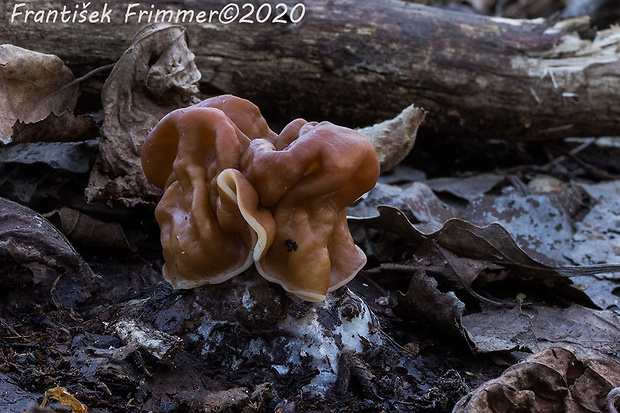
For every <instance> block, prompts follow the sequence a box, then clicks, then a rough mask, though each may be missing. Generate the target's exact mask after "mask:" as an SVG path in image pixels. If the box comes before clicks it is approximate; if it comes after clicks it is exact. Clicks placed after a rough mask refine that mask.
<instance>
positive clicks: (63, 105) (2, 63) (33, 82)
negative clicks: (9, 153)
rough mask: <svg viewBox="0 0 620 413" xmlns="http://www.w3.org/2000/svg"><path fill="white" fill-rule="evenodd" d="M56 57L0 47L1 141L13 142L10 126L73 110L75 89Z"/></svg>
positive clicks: (61, 63)
mask: <svg viewBox="0 0 620 413" xmlns="http://www.w3.org/2000/svg"><path fill="white" fill-rule="evenodd" d="M73 80H74V77H73V73H71V70H69V69H68V68H67V67H66V66H65V64H64V63H63V62H62V60H60V58H58V57H57V56H54V55H51V54H44V53H38V52H34V51H31V50H27V49H22V48H21V47H17V46H14V45H11V44H3V45H0V142H2V143H9V142H11V140H12V135H13V125H14V124H15V123H16V122H17V121H18V120H19V121H21V122H24V123H32V122H38V121H40V120H42V119H44V118H46V117H47V116H48V115H50V113H53V114H56V115H61V114H63V113H64V112H65V111H66V110H67V109H70V110H72V109H73V108H75V104H76V102H77V94H78V86H77V85H76V84H71V82H72V81H73Z"/></svg>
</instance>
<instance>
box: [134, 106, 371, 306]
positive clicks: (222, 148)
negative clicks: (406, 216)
mask: <svg viewBox="0 0 620 413" xmlns="http://www.w3.org/2000/svg"><path fill="white" fill-rule="evenodd" d="M142 165H143V168H144V172H145V174H146V176H147V178H148V179H149V180H150V181H151V182H152V183H153V184H155V185H156V186H158V187H159V188H161V189H163V190H164V194H163V196H162V199H161V201H160V202H159V204H158V206H157V208H156V211H155V215H156V218H157V221H158V223H159V226H160V228H161V242H162V247H163V250H164V258H165V261H166V264H165V265H164V276H165V277H166V279H167V280H168V281H169V282H170V283H171V284H172V285H173V286H174V287H176V288H192V287H197V286H200V285H203V284H213V283H220V282H223V281H225V280H227V279H229V278H231V277H233V276H235V275H237V274H239V273H241V272H243V271H244V270H246V269H247V268H248V267H250V266H251V265H252V263H255V264H256V268H257V270H258V272H259V273H260V274H261V275H262V276H263V277H264V278H266V279H267V280H269V281H272V282H275V283H278V284H280V285H281V286H282V287H284V289H285V290H287V291H289V292H290V293H292V294H294V295H296V296H298V297H300V298H303V299H304V300H308V301H322V300H324V299H325V295H326V294H327V292H329V291H333V290H335V289H337V288H339V287H341V286H343V285H344V284H346V283H347V282H348V281H350V280H351V279H352V278H353V277H354V276H355V275H356V274H357V272H358V271H359V270H360V269H361V268H362V267H363V266H364V264H365V263H366V256H365V255H364V253H363V251H362V250H361V249H360V248H358V247H357V246H356V245H355V244H354V242H353V239H352V237H351V233H350V232H349V228H348V225H347V221H346V208H347V206H348V205H349V204H351V203H352V202H353V201H355V200H356V199H357V198H359V197H360V196H361V195H363V194H364V193H365V192H367V191H369V190H370V189H372V187H373V186H374V185H375V183H376V181H377V178H378V175H379V162H378V160H377V156H376V153H375V150H374V148H373V146H372V144H371V143H370V142H368V140H367V139H366V138H365V137H364V136H363V135H361V134H359V133H358V132H355V131H353V130H351V129H348V128H344V127H340V126H336V125H334V124H332V123H329V122H321V123H317V122H306V121H305V120H303V119H296V120H294V121H292V122H291V123H290V124H288V125H287V126H286V127H285V128H284V129H283V130H282V132H281V133H280V134H279V135H278V134H276V133H274V132H273V131H272V130H271V129H270V128H269V126H268V125H267V122H266V121H265V119H264V118H263V117H262V115H261V113H260V110H259V109H258V108H257V107H256V106H255V105H254V104H252V103H251V102H249V101H247V100H245V99H241V98H238V97H235V96H231V95H226V96H218V97H215V98H211V99H207V100H205V101H203V102H201V103H200V104H198V105H195V106H193V107H190V108H185V109H178V110H175V111H173V112H171V113H170V114H168V115H167V116H165V117H164V118H163V119H162V120H161V121H160V122H159V124H158V125H157V126H156V127H155V128H154V129H153V130H152V131H151V133H150V134H149V136H148V137H147V139H146V141H145V144H144V146H143V148H142Z"/></svg>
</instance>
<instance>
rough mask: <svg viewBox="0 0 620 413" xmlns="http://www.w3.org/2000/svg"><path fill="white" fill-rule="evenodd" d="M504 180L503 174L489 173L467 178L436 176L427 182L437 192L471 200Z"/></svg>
mask: <svg viewBox="0 0 620 413" xmlns="http://www.w3.org/2000/svg"><path fill="white" fill-rule="evenodd" d="M503 180H504V177H503V176H501V175H497V174H491V173H487V174H479V175H474V176H470V177H466V178H454V177H444V178H435V179H430V180H428V181H426V182H425V183H426V185H428V186H430V187H431V189H432V190H433V191H435V192H440V193H447V194H450V195H452V196H455V197H458V198H461V199H463V200H465V201H468V202H469V201H472V200H474V199H476V198H479V197H480V196H482V195H483V194H485V193H487V192H489V191H490V190H491V189H493V188H494V187H496V186H497V185H498V184H499V183H500V182H502V181H503Z"/></svg>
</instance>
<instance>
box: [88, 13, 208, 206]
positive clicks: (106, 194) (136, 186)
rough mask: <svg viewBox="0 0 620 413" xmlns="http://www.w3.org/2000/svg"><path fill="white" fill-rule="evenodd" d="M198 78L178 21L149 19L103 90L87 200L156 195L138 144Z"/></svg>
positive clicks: (144, 199)
mask: <svg viewBox="0 0 620 413" xmlns="http://www.w3.org/2000/svg"><path fill="white" fill-rule="evenodd" d="M199 79H200V72H199V71H198V69H197V68H196V64H195V63H194V55H193V53H192V52H191V51H190V50H189V48H188V46H187V36H186V33H185V29H184V28H183V27H182V26H173V25H169V24H163V23H158V24H152V25H147V26H145V27H144V28H142V29H141V30H140V31H139V32H138V33H137V34H136V36H135V38H134V40H133V42H132V44H131V46H130V47H129V49H127V51H126V52H125V53H124V54H123V56H122V57H121V58H120V59H119V61H118V62H117V63H116V65H115V66H114V69H113V70H112V73H110V76H109V77H108V79H107V80H106V82H105V85H104V87H103V90H102V101H103V108H104V111H105V119H104V123H103V126H102V128H101V134H102V136H101V141H100V145H99V149H100V152H99V157H98V159H97V162H96V163H95V166H94V168H93V171H92V173H91V176H90V182H89V186H88V188H87V189H86V197H87V199H88V201H89V202H108V203H109V202H112V201H120V202H122V203H124V204H125V205H127V206H133V205H136V204H139V203H148V202H154V201H157V200H158V197H159V196H160V194H161V191H160V190H159V189H158V188H156V187H155V186H153V185H152V184H151V183H150V182H148V180H147V179H146V177H145V176H144V172H143V171H142V165H141V161H140V150H141V148H142V144H143V142H144V140H145V139H146V136H147V134H148V132H149V131H150V130H151V129H152V128H153V127H154V126H155V125H156V124H157V122H159V120H160V119H161V118H162V117H164V115H166V114H167V113H169V112H171V111H173V110H175V109H178V108H179V107H185V106H188V105H191V104H193V103H197V100H196V98H195V95H196V94H197V93H198V87H197V86H196V83H197V82H198V80H199Z"/></svg>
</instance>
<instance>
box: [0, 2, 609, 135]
mask: <svg viewBox="0 0 620 413" xmlns="http://www.w3.org/2000/svg"><path fill="white" fill-rule="evenodd" d="M227 3H228V1H227V0H217V1H215V0H211V1H204V2H200V4H198V3H195V2H189V1H184V2H174V3H173V2H167V1H162V0H159V1H158V0H156V1H154V2H149V3H143V4H141V5H140V6H139V7H137V8H136V9H135V10H137V11H139V10H149V9H150V7H151V4H154V6H153V7H154V9H155V10H158V9H165V8H166V7H171V8H173V9H174V10H177V9H182V8H184V9H186V10H194V11H195V12H198V11H200V10H205V11H208V12H210V11H211V10H216V11H219V10H221V9H222V8H223V7H224V5H225V4H227ZM288 3H289V4H290V5H291V6H292V5H294V4H295V3H294V2H288ZM107 4H108V7H109V8H110V9H112V11H113V14H112V18H111V22H110V23H102V24H99V23H98V24H88V23H86V24H82V25H78V24H77V23H68V24H61V23H58V22H57V23H48V24H45V23H44V24H37V23H33V22H32V21H30V22H27V23H25V22H23V21H20V20H17V21H14V22H13V23H11V22H10V18H11V14H12V10H13V6H14V2H12V1H9V2H6V3H5V4H4V5H3V6H2V8H3V9H4V10H3V13H2V18H0V23H1V24H0V37H1V38H2V40H3V41H5V42H10V43H13V44H16V45H19V46H23V47H29V48H33V49H35V50H38V51H45V52H53V53H55V54H57V55H59V56H60V57H62V58H63V59H64V60H65V61H66V62H67V63H68V64H69V65H70V66H71V67H72V68H74V70H75V71H76V72H77V73H76V74H81V73H83V72H86V71H87V70H89V69H92V68H93V67H96V66H99V65H103V64H107V63H110V62H113V61H115V60H117V59H118V58H119V57H120V56H121V54H122V53H123V52H124V50H125V48H126V47H127V46H128V45H129V43H130V41H131V39H132V37H133V35H134V34H135V32H136V31H137V30H138V28H139V27H140V24H139V23H138V22H137V21H136V19H130V20H129V21H128V22H127V23H125V22H124V20H123V17H124V13H125V10H126V5H125V4H123V3H120V2H119V3H117V2H108V3H107ZM90 7H91V9H92V10H95V8H97V7H99V8H101V7H102V6H101V5H91V6H90ZM26 8H30V9H33V10H48V9H51V8H58V9H62V4H61V2H60V1H46V2H39V1H36V2H35V1H29V2H26V6H25V8H24V9H26ZM243 11H244V10H241V12H242V13H243ZM289 11H290V9H289ZM241 15H242V14H241ZM274 15H275V10H274ZM239 18H240V17H239ZM254 20H255V19H254ZM186 27H187V29H188V32H189V35H190V39H191V44H190V47H191V49H192V51H193V52H194V53H195V54H196V62H197V65H198V68H199V70H200V71H201V72H202V81H201V89H202V91H203V92H205V93H209V94H217V93H222V92H227V93H233V94H236V95H239V96H242V97H246V98H249V99H250V100H252V101H253V102H255V103H256V104H257V105H258V106H259V107H261V108H264V109H263V111H264V114H265V115H266V117H267V118H269V119H272V120H282V121H288V120H290V119H292V118H294V117H296V116H303V117H305V118H307V119H309V120H310V119H329V120H332V121H336V122H339V123H344V124H346V125H348V126H364V125H370V124H372V123H374V122H376V121H377V120H383V119H389V118H391V117H393V116H394V115H396V114H398V113H399V112H400V111H401V110H402V109H403V108H404V107H406V106H408V105H410V104H411V103H414V104H415V105H416V106H418V107H423V108H424V109H426V110H428V111H429V116H428V118H427V126H425V128H423V129H424V131H423V132H424V133H426V134H429V133H433V132H436V133H437V132H438V133H441V134H458V135H460V136H477V137H483V138H507V139H520V140H521V139H552V138H563V137H565V136H577V135H583V136H601V135H615V134H617V131H618V127H619V126H620V116H619V113H618V112H619V111H620V107H619V106H618V105H616V104H615V102H616V101H617V95H618V91H619V90H620V76H619V74H620V64H618V60H619V57H620V56H619V53H618V50H617V49H618V44H619V42H620V30H619V29H617V28H616V29H612V30H608V31H603V32H599V33H598V36H597V37H596V39H595V40H594V42H591V41H589V40H581V39H580V38H579V36H578V33H577V31H578V29H581V28H583V27H584V25H582V24H573V25H568V26H567V27H565V28H564V29H560V30H559V31H558V30H555V31H553V30H550V29H547V30H546V31H545V28H546V26H545V23H544V22H540V21H538V22H524V21H517V20H505V19H495V18H487V17H481V16H473V15H467V14H459V13H455V12H450V11H446V10H439V9H434V8H428V7H425V6H421V5H416V4H412V3H408V2H405V1H403V0H381V1H376V0H355V1H353V0H343V1H339V2H333V1H329V0H316V1H313V2H311V3H308V4H307V5H306V13H305V16H304V17H303V19H301V21H300V22H299V23H288V24H273V23H271V22H269V23H265V24H258V23H254V24H240V23H238V22H235V23H231V24H227V25H225V24H221V23H220V22H219V21H218V20H217V19H215V20H214V21H212V22H211V23H210V24H208V23H205V24H197V23H192V24H186Z"/></svg>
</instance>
